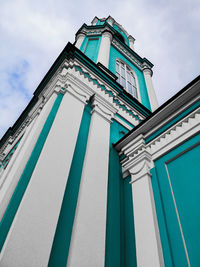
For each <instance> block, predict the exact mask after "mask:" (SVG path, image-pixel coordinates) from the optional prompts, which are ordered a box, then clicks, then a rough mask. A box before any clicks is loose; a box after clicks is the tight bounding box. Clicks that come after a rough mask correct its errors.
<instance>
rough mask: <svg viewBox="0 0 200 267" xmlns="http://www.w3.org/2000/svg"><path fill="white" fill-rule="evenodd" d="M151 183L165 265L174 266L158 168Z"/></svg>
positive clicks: (153, 170)
mask: <svg viewBox="0 0 200 267" xmlns="http://www.w3.org/2000/svg"><path fill="white" fill-rule="evenodd" d="M151 175H152V177H151V182H152V188H153V194H154V201H155V206H156V213H157V219H158V226H159V231H160V238H161V243H162V250H163V257H164V263H165V266H166V267H171V266H174V264H173V257H172V250H171V246H170V242H169V236H168V232H167V222H166V216H165V213H164V210H163V197H162V195H161V192H160V183H159V179H158V177H157V173H156V168H153V169H151Z"/></svg>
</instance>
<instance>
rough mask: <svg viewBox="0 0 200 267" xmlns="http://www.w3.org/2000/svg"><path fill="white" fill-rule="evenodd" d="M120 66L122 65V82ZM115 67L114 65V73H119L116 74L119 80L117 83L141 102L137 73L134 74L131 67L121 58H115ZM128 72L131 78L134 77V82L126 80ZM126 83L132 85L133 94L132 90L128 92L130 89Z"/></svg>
mask: <svg viewBox="0 0 200 267" xmlns="http://www.w3.org/2000/svg"><path fill="white" fill-rule="evenodd" d="M117 64H118V65H119V71H117ZM122 66H124V83H123V82H122V78H121V77H123V75H122ZM115 67H116V75H117V74H119V77H118V75H117V77H118V79H117V81H118V82H119V84H121V85H122V86H123V87H124V89H125V90H126V91H127V92H128V93H129V94H131V95H132V96H133V97H135V98H136V99H137V100H139V101H140V102H141V97H140V91H139V86H138V80H137V75H136V74H135V72H134V71H133V69H132V68H131V67H130V66H129V65H128V64H127V63H125V62H124V61H122V60H121V59H117V60H116V64H115ZM128 72H129V73H130V75H131V77H132V79H134V81H135V82H134V83H133V82H132V81H130V80H128ZM128 84H131V86H132V87H133V90H134V89H135V94H134V92H133V91H132V92H130V90H129V89H128ZM124 85H125V86H124Z"/></svg>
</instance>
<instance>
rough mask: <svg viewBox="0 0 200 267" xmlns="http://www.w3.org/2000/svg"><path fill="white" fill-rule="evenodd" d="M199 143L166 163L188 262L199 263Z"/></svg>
mask: <svg viewBox="0 0 200 267" xmlns="http://www.w3.org/2000/svg"><path fill="white" fill-rule="evenodd" d="M199 163H200V145H198V146H196V147H193V148H192V149H191V150H189V151H187V152H186V153H184V154H182V155H181V156H179V157H178V158H176V159H174V160H173V161H171V162H170V163H168V164H167V168H168V172H169V177H170V180H171V183H172V188H173V193H174V196H175V200H176V205H177V209H178V213H179V217H180V222H181V226H182V229H183V234H184V238H185V242H186V246H187V251H188V255H189V260H190V264H191V266H193V267H199V263H200V256H199V252H200V211H199V203H200V164H199Z"/></svg>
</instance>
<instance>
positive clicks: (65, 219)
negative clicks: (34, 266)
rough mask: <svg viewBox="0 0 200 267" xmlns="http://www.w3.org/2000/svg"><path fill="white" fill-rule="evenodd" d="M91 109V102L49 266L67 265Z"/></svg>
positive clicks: (73, 163)
mask: <svg viewBox="0 0 200 267" xmlns="http://www.w3.org/2000/svg"><path fill="white" fill-rule="evenodd" d="M90 111H91V106H90V104H88V105H87V106H86V107H85V109H84V112H83V117H82V120H81V125H80V129H79V134H78V137H77V142H76V147H75V150H74V155H73V159H72V164H71V167H70V172H69V176H68V181H67V185H66V189H65V193H64V198H63V201H62V207H61V211H60V215H59V219H58V224H57V227H56V233H55V236H54V241H53V245H52V249H51V254H50V259H49V263H48V267H58V266H59V267H65V266H66V264H67V258H68V252H69V247H70V241H71V234H72V229H73V222H74V216H75V212H76V204H77V199H78V192H79V186H80V181H81V174H82V168H83V162H84V158H85V151H86V146H87V139H88V133H89V127H90V120H91V114H90Z"/></svg>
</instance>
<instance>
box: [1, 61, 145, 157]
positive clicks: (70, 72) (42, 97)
mask: <svg viewBox="0 0 200 267" xmlns="http://www.w3.org/2000/svg"><path fill="white" fill-rule="evenodd" d="M65 91H68V92H69V93H71V94H73V95H74V96H75V97H76V98H78V99H79V100H80V101H82V102H83V103H86V102H87V101H88V100H89V98H90V97H91V96H92V95H94V94H98V95H99V96H101V97H103V98H104V99H106V100H108V99H109V100H108V102H110V103H112V106H113V109H115V111H116V112H118V113H119V114H120V115H121V116H122V117H124V118H125V119H126V120H128V121H130V123H131V124H133V125H137V124H138V123H139V122H140V121H141V120H143V119H144V116H143V115H142V114H140V113H139V112H138V111H137V110H135V109H134V108H131V107H130V105H129V104H127V103H126V102H125V101H124V100H122V99H121V97H120V96H119V93H118V92H116V91H115V90H113V88H112V87H110V86H109V85H108V84H105V83H104V81H102V80H101V79H100V78H99V77H98V76H96V75H94V74H93V73H92V72H89V71H88V70H87V69H86V67H85V66H83V65H82V64H81V63H80V62H79V61H77V60H76V61H75V60H73V59H71V60H69V61H67V60H65V61H63V63H62V64H61V65H60V67H59V68H58V69H57V70H56V72H55V73H54V74H53V76H52V78H51V80H50V81H49V82H48V83H47V84H46V86H45V88H44V89H43V90H42V92H41V93H40V94H39V95H38V100H37V102H36V104H35V105H34V106H33V107H32V109H31V110H30V111H29V113H28V114H27V117H26V118H25V119H24V122H23V123H22V124H21V126H20V127H19V128H18V129H17V130H16V132H15V134H14V135H13V136H10V137H9V138H8V139H7V140H6V141H5V143H4V144H3V145H2V147H1V150H0V157H1V158H2V160H3V159H4V158H5V156H6V155H7V153H8V152H9V150H10V149H11V147H13V145H14V142H16V140H18V136H19V135H20V136H21V135H23V133H24V131H25V129H26V126H28V125H29V124H30V122H31V121H32V120H33V119H34V118H35V116H36V115H37V114H38V113H40V112H41V109H42V108H43V106H44V105H45V104H46V102H47V101H48V99H49V98H50V97H51V95H52V93H53V92H56V93H58V92H60V93H63V94H64V93H65ZM8 144H9V146H8ZM6 147H8V149H7V150H6Z"/></svg>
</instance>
